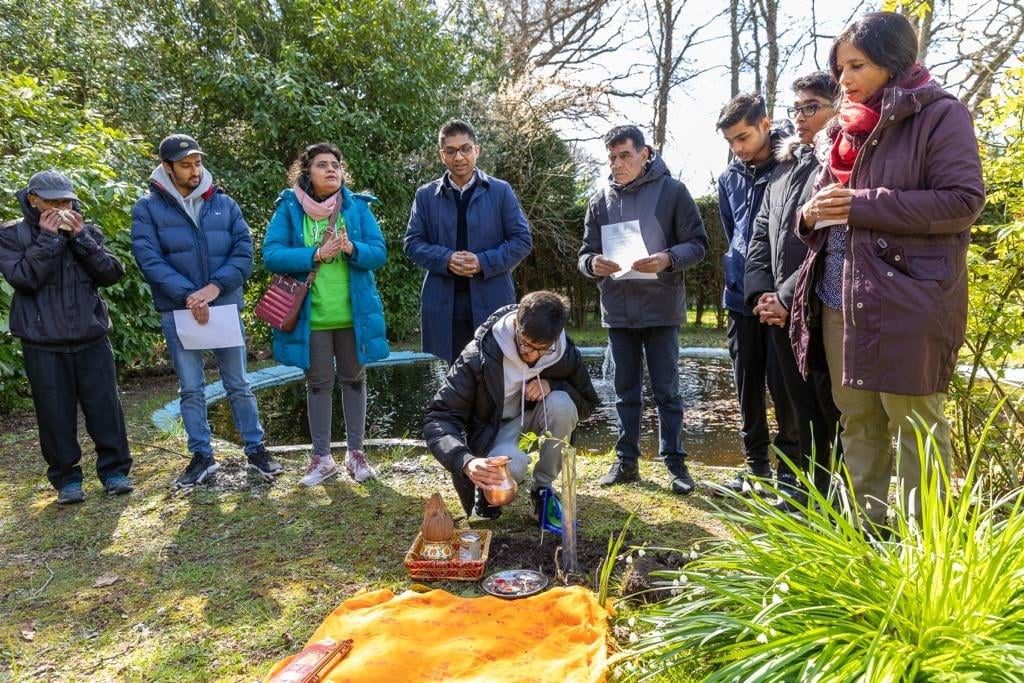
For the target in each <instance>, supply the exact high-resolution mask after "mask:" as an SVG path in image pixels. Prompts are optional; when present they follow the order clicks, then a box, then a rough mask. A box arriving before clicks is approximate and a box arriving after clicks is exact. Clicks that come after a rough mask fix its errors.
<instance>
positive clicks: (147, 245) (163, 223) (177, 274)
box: [132, 169, 252, 312]
mask: <svg viewBox="0 0 1024 683" xmlns="http://www.w3.org/2000/svg"><path fill="white" fill-rule="evenodd" d="M161 170H162V169H158V170H157V171H154V173H153V175H152V176H151V178H150V183H149V192H148V193H147V194H146V195H144V196H143V197H142V198H141V199H139V201H138V202H136V203H135V207H134V208H133V209H132V255H133V256H135V261H136V262H137V263H138V264H139V269H140V270H142V275H143V277H145V278H146V282H147V283H148V284H149V288H150V290H152V292H153V305H154V307H155V308H156V310H158V311H160V312H166V311H173V310H175V309H183V308H185V299H186V298H187V297H188V295H189V294H191V293H192V292H195V291H196V290H198V289H202V288H203V287H205V286H206V285H208V284H211V283H212V284H215V285H217V286H218V287H220V295H219V296H218V297H217V299H216V300H214V302H213V303H212V304H211V305H213V306H220V305H224V304H237V305H238V307H239V308H241V307H242V305H243V303H244V299H243V297H242V285H243V284H245V281H246V280H247V279H248V278H249V275H250V274H251V273H252V237H251V236H250V234H249V226H248V225H247V224H246V222H245V219H244V218H242V211H241V209H239V208H238V204H236V203H235V200H234V199H232V198H231V197H229V196H227V195H226V194H225V193H224V191H223V190H222V189H220V188H219V187H218V186H217V185H215V184H214V183H213V179H212V178H211V177H210V175H209V171H207V170H206V169H203V180H202V181H200V187H206V188H207V189H206V190H205V191H204V192H202V193H201V194H200V195H199V196H198V197H196V196H195V193H194V192H193V193H191V194H190V195H189V197H188V198H187V199H185V198H182V196H181V193H179V192H178V190H177V189H175V188H174V186H173V185H165V184H164V182H163V181H162V180H161V177H163V178H164V179H166V175H164V176H161V174H160V172H159V171H161ZM200 200H201V202H200ZM197 204H201V205H200V206H198V207H197ZM193 210H197V211H198V216H199V218H198V220H196V218H195V217H193Z"/></svg>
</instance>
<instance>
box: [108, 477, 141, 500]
mask: <svg viewBox="0 0 1024 683" xmlns="http://www.w3.org/2000/svg"><path fill="white" fill-rule="evenodd" d="M103 489H104V490H105V491H106V492H107V495H108V496H121V495H124V494H125V493H131V492H132V491H134V490H135V486H134V485H132V480H131V479H129V478H128V477H127V476H125V475H123V474H115V475H113V476H110V477H107V480H106V481H105V482H103Z"/></svg>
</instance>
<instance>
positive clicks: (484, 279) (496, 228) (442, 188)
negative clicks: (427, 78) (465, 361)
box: [405, 119, 533, 364]
mask: <svg viewBox="0 0 1024 683" xmlns="http://www.w3.org/2000/svg"><path fill="white" fill-rule="evenodd" d="M437 139H438V145H439V147H440V151H439V153H440V155H441V161H443V162H444V165H445V167H446V168H447V171H445V173H444V175H443V176H441V177H440V178H438V179H437V180H434V181H432V182H429V183H427V184H426V185H423V186H422V187H420V188H419V189H418V190H417V191H416V198H415V200H414V201H413V204H412V211H411V213H410V214H409V226H408V228H407V229H406V231H405V253H406V255H407V256H408V257H409V258H410V259H411V260H412V262H413V263H415V264H416V265H418V266H420V267H421V268H424V269H426V271H427V273H426V276H425V278H424V281H423V289H422V299H421V301H420V335H421V336H422V340H423V350H424V351H426V352H427V353H432V354H434V355H435V356H437V357H439V358H443V359H444V360H446V361H447V362H448V363H449V364H451V363H453V362H454V361H455V359H456V358H458V356H459V354H460V353H461V352H462V349H463V348H464V347H465V346H466V344H468V343H469V342H470V340H472V339H473V333H474V332H475V331H476V328H477V327H478V326H479V325H480V324H481V323H483V322H484V321H485V320H487V318H488V317H489V316H490V315H491V314H492V313H494V311H496V310H497V309H499V308H501V307H502V306H507V305H508V304H513V303H515V301H516V295H515V286H514V285H513V283H512V269H513V268H515V267H516V266H517V265H518V264H519V262H520V261H522V260H523V259H524V258H526V255H527V254H529V253H530V249H532V248H533V237H532V236H531V235H530V226H529V224H528V223H527V222H526V216H525V215H524V214H523V210H522V208H520V206H519V200H518V199H517V198H516V195H515V192H513V191H512V187H511V186H510V185H509V184H508V183H506V182H505V181H504V180H499V179H497V178H493V177H491V176H489V175H487V174H486V173H484V172H483V171H481V170H480V169H478V168H477V167H476V160H477V157H479V156H480V146H479V145H478V144H477V143H476V132H475V131H474V130H473V127H472V126H470V125H469V124H468V123H466V122H465V121H460V120H458V119H453V120H451V121H448V122H447V123H445V124H444V125H443V126H441V130H440V132H439V133H438V136H437Z"/></svg>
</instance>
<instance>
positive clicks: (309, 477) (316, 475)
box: [299, 454, 338, 486]
mask: <svg viewBox="0 0 1024 683" xmlns="http://www.w3.org/2000/svg"><path fill="white" fill-rule="evenodd" d="M337 473H338V463H336V462H334V457H333V456H331V455H330V454H328V455H314V456H313V457H312V458H311V459H310V461H309V467H308V468H307V469H306V474H305V475H304V476H303V477H302V479H299V484H301V485H302V486H316V485H317V484H319V483H320V482H322V481H323V480H324V479H327V478H328V477H333V476H334V475H335V474H337Z"/></svg>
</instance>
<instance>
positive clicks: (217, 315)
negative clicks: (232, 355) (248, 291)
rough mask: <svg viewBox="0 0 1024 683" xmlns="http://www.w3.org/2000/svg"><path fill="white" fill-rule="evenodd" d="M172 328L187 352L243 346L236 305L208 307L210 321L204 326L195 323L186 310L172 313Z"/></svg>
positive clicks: (190, 313)
mask: <svg viewBox="0 0 1024 683" xmlns="http://www.w3.org/2000/svg"><path fill="white" fill-rule="evenodd" d="M174 328H175V329H176V330H177V332H178V340H179V341H180V342H181V345H182V346H183V347H185V349H187V350H189V351H194V350H197V349H229V348H233V347H235V346H245V339H243V338H242V326H241V324H240V323H239V322H238V305H237V304H226V305H224V306H210V319H209V320H208V321H207V322H206V324H205V325H200V324H199V323H197V322H196V319H195V318H194V317H193V316H192V311H190V310H188V309H187V308H185V309H182V310H180V311H174Z"/></svg>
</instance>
